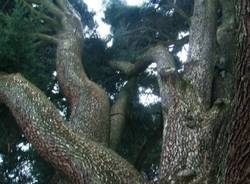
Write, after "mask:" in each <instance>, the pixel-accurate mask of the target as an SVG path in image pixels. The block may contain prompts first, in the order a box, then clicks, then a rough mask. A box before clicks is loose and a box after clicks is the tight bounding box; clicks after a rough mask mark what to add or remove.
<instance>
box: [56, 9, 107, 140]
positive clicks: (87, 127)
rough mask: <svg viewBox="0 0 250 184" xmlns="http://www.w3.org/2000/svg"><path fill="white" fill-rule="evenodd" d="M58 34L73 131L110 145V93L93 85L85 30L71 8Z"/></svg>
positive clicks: (58, 58) (58, 64) (60, 76)
mask: <svg viewBox="0 0 250 184" xmlns="http://www.w3.org/2000/svg"><path fill="white" fill-rule="evenodd" d="M67 8H68V13H67V15H66V16H65V17H64V18H63V19H62V21H61V22H62V25H63V28H64V29H63V30H62V31H61V32H59V33H58V35H57V36H58V38H59V42H58V47H57V56H56V71H57V74H58V75H57V76H58V80H59V83H60V87H61V88H62V92H63V94H64V95H65V97H66V98H67V100H68V101H69V105H70V120H69V123H70V125H71V127H72V128H73V129H74V130H75V131H76V132H78V133H80V134H83V135H84V136H86V137H87V138H89V139H91V140H94V141H97V142H101V143H103V144H107V143H108V139H109V134H108V133H109V113H110V105H109V100H108V96H107V94H106V92H105V91H104V90H103V89H102V88H101V87H100V86H98V85H97V84H95V83H94V82H92V81H90V80H89V79H88V77H87V75H86V73H85V71H84V68H83V65H82V53H81V50H82V42H83V28H82V24H81V21H80V18H79V17H78V16H77V14H76V13H75V12H74V10H73V8H72V7H71V6H69V5H68V6H67Z"/></svg>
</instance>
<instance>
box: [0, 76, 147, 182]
mask: <svg viewBox="0 0 250 184" xmlns="http://www.w3.org/2000/svg"><path fill="white" fill-rule="evenodd" d="M0 101H1V102H2V103H4V104H5V105H6V106H7V107H8V108H9V109H10V110H11V112H12V114H13V115H14V117H15V118H16V120H17V123H18V125H19V126H20V127H21V129H22V130H23V132H24V134H25V136H26V138H27V139H28V140H29V141H30V142H31V144H32V145H33V146H34V147H35V149H36V150H37V151H38V152H39V154H40V155H41V156H42V157H43V158H45V159H46V160H48V161H49V162H50V163H51V164H52V165H53V166H54V167H56V168H57V169H59V170H60V171H61V172H62V173H64V174H65V175H66V176H68V177H69V178H70V179H71V181H72V182H73V183H79V184H80V183H84V182H87V183H88V182H90V181H91V182H93V183H103V184H108V183H128V184H129V183H143V182H144V180H143V179H142V178H141V177H140V175H139V173H138V172H137V171H136V170H135V169H134V168H133V167H132V166H131V165H130V164H129V163H128V162H126V161H125V160H124V159H122V158H121V157H120V156H118V155H117V154H116V153H114V152H112V151H111V150H109V149H107V148H105V147H103V146H102V145H99V144H97V143H94V142H92V141H90V140H88V139H86V138H83V137H79V136H78V135H77V134H75V133H74V132H72V131H71V129H70V128H69V127H68V126H67V125H66V124H65V122H64V121H63V119H62V117H61V116H60V114H59V112H58V110H57V109H56V108H55V107H54V105H53V104H52V103H51V102H50V101H49V100H48V98H47V97H46V96H45V95H44V94H43V93H42V92H41V91H40V90H39V89H37V88H36V87H35V86H33V85H32V84H31V83H29V82H28V81H27V80H25V79H24V78H23V77H22V76H21V75H19V74H16V75H14V74H12V75H3V74H1V76H0ZM48 130H49V131H48ZM86 178H88V179H90V180H86Z"/></svg>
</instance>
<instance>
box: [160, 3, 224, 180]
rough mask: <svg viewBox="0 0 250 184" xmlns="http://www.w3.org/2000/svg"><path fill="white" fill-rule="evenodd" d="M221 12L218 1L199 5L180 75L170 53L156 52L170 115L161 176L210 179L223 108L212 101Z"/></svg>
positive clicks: (167, 115) (166, 115) (164, 107)
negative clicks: (211, 147) (216, 130)
mask: <svg viewBox="0 0 250 184" xmlns="http://www.w3.org/2000/svg"><path fill="white" fill-rule="evenodd" d="M216 11H217V2H216V1H215V0H210V1H209V0H198V1H195V4H194V13H193V17H192V24H191V28H190V29H191V30H190V51H189V58H188V63H187V64H185V65H184V72H182V73H179V72H177V70H176V68H175V66H174V65H173V64H171V63H173V58H172V56H171V55H170V54H169V53H168V51H167V50H166V49H164V48H161V49H160V50H161V51H158V52H159V54H156V55H157V57H158V58H156V60H157V64H158V73H159V74H160V75H159V86H160V89H161V91H160V92H161V97H162V110H163V117H164V130H163V146H162V156H161V169H160V170H161V176H166V177H170V178H173V177H174V175H190V176H193V178H196V179H197V180H198V179H199V178H200V179H201V178H203V180H206V177H205V179H204V176H207V175H208V174H209V172H210V167H211V163H210V158H209V156H210V155H209V153H208V150H207V148H206V147H207V146H208V145H209V141H210V138H211V128H212V127H213V126H214V125H213V124H214V123H216V120H217V117H218V116H219V114H220V113H221V109H220V108H219V107H218V104H216V103H214V104H212V101H211V99H212V98H211V97H212V93H211V92H212V81H213V77H214V76H213V74H214V73H213V69H214V66H215V61H216V57H215V56H216V55H215V53H216V52H215V51H216V47H215V46H216V44H215V42H216V18H217V17H216ZM223 103H224V102H223ZM193 178H191V179H190V180H192V179H193ZM199 182H200V183H201V181H199Z"/></svg>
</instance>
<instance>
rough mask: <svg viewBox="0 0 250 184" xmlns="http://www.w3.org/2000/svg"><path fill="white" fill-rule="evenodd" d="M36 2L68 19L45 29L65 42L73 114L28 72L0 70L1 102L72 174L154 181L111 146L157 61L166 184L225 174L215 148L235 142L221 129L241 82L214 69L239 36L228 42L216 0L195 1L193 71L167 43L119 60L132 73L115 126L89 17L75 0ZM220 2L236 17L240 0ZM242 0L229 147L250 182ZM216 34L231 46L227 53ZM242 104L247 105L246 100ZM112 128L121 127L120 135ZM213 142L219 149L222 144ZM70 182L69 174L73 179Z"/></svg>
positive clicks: (124, 182) (129, 183)
mask: <svg viewBox="0 0 250 184" xmlns="http://www.w3.org/2000/svg"><path fill="white" fill-rule="evenodd" d="M28 2H35V3H41V4H43V5H44V6H45V7H46V8H47V9H48V11H49V14H50V16H51V15H53V16H54V17H55V19H56V20H59V23H56V24H53V25H61V29H60V30H58V31H57V34H56V35H55V36H54V37H53V38H52V37H51V36H48V35H40V36H42V37H43V38H46V39H47V40H48V39H49V40H52V41H53V42H56V44H57V46H58V48H57V59H56V65H57V73H58V79H59V82H60V86H61V87H62V91H63V93H64V95H65V97H66V98H67V99H68V101H69V105H70V119H69V121H67V122H65V121H64V120H63V119H62V117H61V116H60V115H59V113H58V111H57V109H56V108H55V107H54V105H53V104H52V103H51V102H50V101H49V100H48V99H47V97H46V96H45V95H44V94H43V93H42V92H41V91H40V90H39V89H37V88H36V87H35V86H33V85H32V84H30V83H29V82H28V81H27V80H25V79H24V78H23V77H22V76H20V75H19V74H12V75H7V74H1V75H0V101H1V102H2V103H5V104H6V106H8V108H9V109H10V110H11V112H12V113H13V115H14V117H15V118H16V120H17V123H18V125H19V126H20V127H21V128H22V130H23V132H24V134H25V136H26V138H27V139H28V140H29V141H30V142H31V144H32V145H33V146H34V148H35V149H36V150H37V151H38V152H39V153H40V154H41V156H42V157H43V158H45V159H46V160H48V161H49V162H50V163H51V164H52V165H53V166H54V167H55V169H57V170H59V171H60V172H61V173H62V174H63V175H64V176H66V177H67V178H68V179H69V180H70V182H68V183H76V184H78V183H79V184H82V183H85V184H87V183H101V184H109V183H117V184H118V183H121V184H143V183H148V182H147V181H145V180H144V179H143V178H142V177H141V176H140V174H139V173H138V172H137V171H136V170H135V169H134V167H133V166H131V165H130V164H129V163H128V162H127V161H125V160H124V159H122V158H121V157H120V156H118V155H117V154H116V153H114V152H113V151H112V150H110V149H108V148H107V147H105V146H107V145H108V142H109V141H108V139H109V138H110V137H111V138H114V140H112V141H111V143H112V144H111V146H112V147H116V145H117V144H118V143H119V141H118V140H119V135H120V132H121V130H122V127H123V124H124V122H125V117H124V114H125V111H126V104H127V100H128V99H129V95H130V91H132V90H131V88H132V86H134V82H135V81H134V77H135V76H136V73H139V72H141V71H143V70H144V69H145V68H146V67H147V66H148V65H149V64H150V63H151V62H153V61H154V62H157V65H158V74H159V75H158V76H159V78H158V81H159V85H160V91H161V97H162V110H163V115H164V131H163V146H162V148H163V151H162V157H161V168H160V169H161V176H162V177H165V178H163V179H162V180H161V181H159V182H158V183H165V184H167V183H169V182H170V180H174V181H175V183H190V182H192V181H195V182H196V183H204V182H207V183H222V181H224V171H218V170H217V167H221V166H222V165H221V164H220V163H216V159H215V157H216V155H215V154H212V151H213V150H216V151H218V152H217V153H219V154H220V151H221V152H222V151H223V152H225V151H226V148H225V147H220V146H221V145H225V143H226V138H223V139H222V141H221V140H220V138H221V137H222V136H221V135H222V134H221V132H223V131H224V130H225V128H223V127H227V126H224V125H225V124H226V123H227V122H226V123H225V122H223V118H224V117H225V116H228V112H229V111H228V110H227V109H230V106H229V105H228V101H230V95H228V93H230V92H231V91H230V90H231V88H227V87H226V86H228V84H229V82H230V80H228V79H229V78H227V77H226V78H225V79H224V80H222V83H223V84H224V85H223V87H218V85H219V84H221V83H220V82H218V81H216V80H214V78H216V77H217V76H216V75H215V72H214V68H215V67H216V64H218V60H219V59H218V58H222V59H221V60H226V63H227V60H229V59H227V58H231V57H228V54H227V53H228V52H226V50H225V49H224V48H225V47H224V46H227V45H229V46H230V44H232V43H233V42H230V41H229V40H226V41H227V42H228V43H229V44H223V43H224V42H223V40H225V39H223V38H225V35H223V34H222V33H223V31H221V32H219V31H217V32H218V33H220V34H218V35H220V36H219V38H220V39H218V38H217V37H216V25H217V22H216V20H217V18H216V12H217V1H216V0H195V6H194V15H193V21H192V25H191V32H190V54H189V62H188V63H187V64H186V65H185V67H184V72H182V73H180V72H178V71H177V70H176V68H175V65H174V61H173V58H172V56H171V54H170V53H169V52H168V49H167V48H165V47H163V46H162V45H156V46H154V47H152V48H150V49H149V50H148V51H147V52H146V53H144V54H143V55H142V56H141V57H139V58H138V62H137V63H135V64H130V65H127V64H124V63H112V65H113V66H114V67H116V68H118V69H120V70H121V71H123V72H124V73H125V74H126V75H128V76H129V77H130V78H131V80H130V82H129V83H128V85H127V87H125V88H124V90H122V92H121V94H120V95H119V96H118V98H117V102H116V103H115V105H114V106H113V107H112V112H111V116H114V117H113V118H112V119H111V125H112V126H114V127H112V128H111V129H110V127H109V126H110V118H109V117H110V113H109V111H110V110H109V103H108V98H107V95H106V94H105V91H104V90H103V89H102V88H101V87H100V86H98V85H97V84H95V83H94V82H92V81H90V80H89V79H88V78H87V76H86V74H85V72H84V68H83V66H82V64H81V44H82V40H83V36H82V31H83V30H82V25H81V22H80V20H79V17H78V16H77V14H76V13H75V12H74V10H73V8H72V7H71V6H70V4H69V3H68V1H67V0H55V1H50V0H44V1H38V0H29V1H28ZM54 2H56V3H54ZM220 2H221V7H222V9H223V16H224V20H225V21H228V20H230V18H232V17H231V16H234V15H232V13H231V14H230V13H229V14H230V15H229V14H228V12H231V10H232V8H228V7H231V6H233V0H230V1H227V3H226V4H227V5H228V4H230V5H229V6H224V1H220ZM223 7H224V8H223ZM240 7H241V8H240V11H239V12H241V14H239V15H241V16H243V17H244V18H245V19H244V21H242V24H241V25H242V27H241V28H244V29H241V30H240V31H241V33H242V34H240V35H242V36H241V37H240V43H241V44H240V46H241V47H240V50H239V55H238V61H239V64H238V76H237V77H238V85H237V89H238V92H237V94H236V98H235V99H236V101H235V108H234V129H233V131H232V133H233V135H232V138H231V139H230V140H231V142H230V146H229V148H230V149H229V153H230V154H229V157H228V172H227V177H226V178H227V180H226V182H228V183H240V182H243V183H244V182H245V183H247V182H248V180H247V179H249V157H247V156H248V154H249V136H248V135H249V108H250V107H249V72H250V71H249V68H250V67H249V52H250V51H249V29H250V28H249V27H250V23H249V9H250V6H249V2H248V1H247V0H241V1H240ZM242 13H243V15H242ZM43 17H44V20H45V21H46V20H48V21H49V22H54V20H52V19H51V18H50V17H48V16H43ZM54 23H55V22H54ZM228 25H230V24H223V23H222V26H223V27H222V30H229V31H232V30H233V28H232V27H230V26H228ZM230 33H231V32H230ZM218 35H217V36H218ZM216 38H217V41H218V43H219V46H220V47H221V48H220V53H219V54H218V52H217V49H218V48H217V47H216V44H215V43H216ZM229 48H231V47H229ZM232 48H233V47H232ZM232 52H233V50H232ZM215 53H216V54H218V55H216V54H215ZM230 54H231V53H230ZM223 58H224V59H223ZM225 58H226V59H225ZM231 65H232V64H231ZM231 72H232V70H231ZM226 76H229V75H226ZM217 91H220V95H214V94H217ZM221 91H222V92H221ZM228 96H229V97H228ZM241 103H242V104H244V105H245V107H244V108H243V106H241ZM222 122H223V123H222ZM218 127H219V128H218ZM218 129H219V130H218ZM110 130H111V131H112V130H114V131H117V132H116V133H118V134H114V132H111V134H110V133H109V131H110ZM218 132H219V133H218ZM110 135H111V136H110ZM215 135H216V136H215ZM218 142H219V143H218ZM238 143H241V144H238ZM212 146H216V148H214V149H212ZM221 155H223V154H221ZM235 158H237V159H235ZM222 163H224V162H222ZM223 166H224V165H223ZM215 168H216V169H215ZM221 168H222V169H225V168H223V167H221ZM218 172H220V173H222V174H220V177H221V178H222V179H220V180H217V179H211V178H214V177H215V176H216V177H217V175H218V174H217V173H218ZM211 181H213V182H211ZM60 182H61V183H64V182H66V183H67V180H61V181H60ZM152 183H153V182H152Z"/></svg>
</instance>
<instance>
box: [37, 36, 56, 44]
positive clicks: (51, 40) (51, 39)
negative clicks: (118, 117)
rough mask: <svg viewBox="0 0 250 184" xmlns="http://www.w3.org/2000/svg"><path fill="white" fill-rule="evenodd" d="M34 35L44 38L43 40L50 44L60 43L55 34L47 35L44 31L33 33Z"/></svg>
mask: <svg viewBox="0 0 250 184" xmlns="http://www.w3.org/2000/svg"><path fill="white" fill-rule="evenodd" d="M33 36H34V37H36V38H39V39H40V40H42V41H43V42H46V43H48V44H51V43H52V44H58V39H57V38H56V37H54V36H51V35H47V34H44V33H34V34H33Z"/></svg>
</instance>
